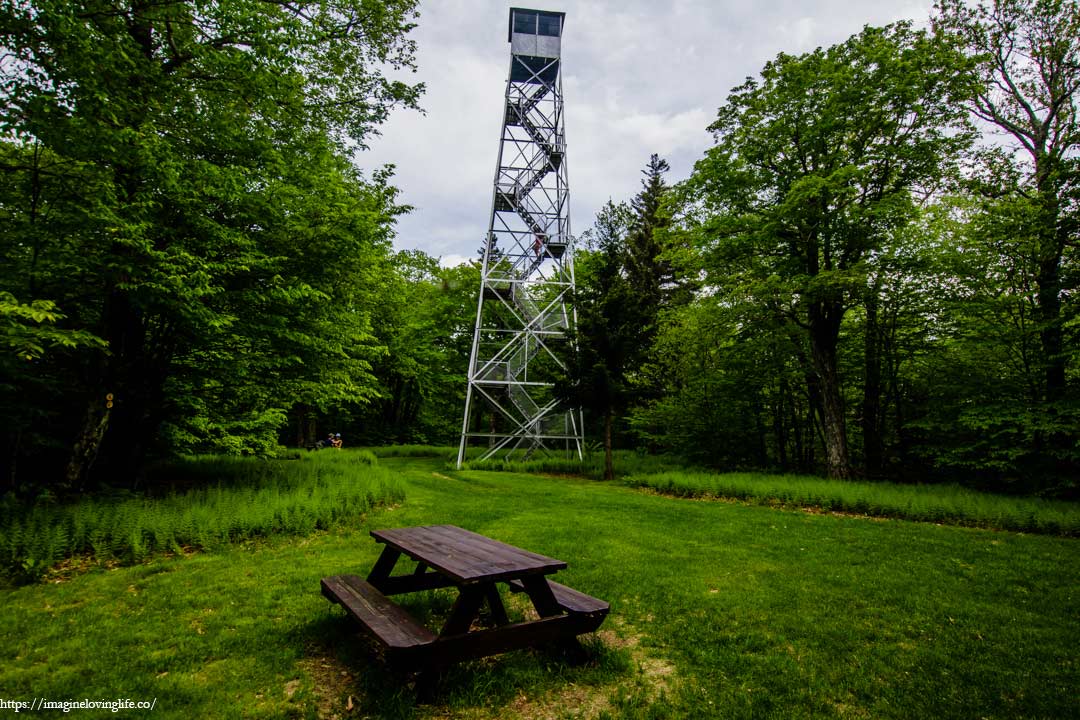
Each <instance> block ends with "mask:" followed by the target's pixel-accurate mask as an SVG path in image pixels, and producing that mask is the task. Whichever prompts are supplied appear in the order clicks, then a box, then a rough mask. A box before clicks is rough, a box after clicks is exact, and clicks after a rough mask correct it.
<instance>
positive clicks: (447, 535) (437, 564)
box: [371, 525, 566, 583]
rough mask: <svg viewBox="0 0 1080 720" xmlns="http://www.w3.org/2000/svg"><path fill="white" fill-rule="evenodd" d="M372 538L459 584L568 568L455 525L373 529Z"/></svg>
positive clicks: (564, 564)
mask: <svg viewBox="0 0 1080 720" xmlns="http://www.w3.org/2000/svg"><path fill="white" fill-rule="evenodd" d="M371 535H372V537H374V538H375V539H376V540H377V541H379V542H383V543H386V545H387V546H388V547H392V548H395V549H397V550H399V551H401V552H404V553H406V554H407V555H409V556H410V557H412V558H413V559H415V560H417V561H419V562H423V563H425V564H427V565H429V566H430V567H432V568H434V569H435V570H437V571H438V572H441V573H444V574H445V575H448V576H450V577H452V578H454V579H455V580H457V581H458V582H460V583H469V582H480V581H490V580H501V579H507V578H512V577H516V576H521V575H525V574H537V573H538V574H546V573H552V572H555V571H557V570H563V569H565V568H566V563H565V562H563V561H561V560H556V559H555V558H549V557H546V556H544V555H539V554H537V553H533V552H530V551H528V550H523V549H521V548H517V547H514V546H513V545H507V544H506V543H503V542H499V541H498V540H492V539H491V538H487V537H484V536H483V535H479V534H477V533H474V532H470V531H468V530H464V529H462V528H459V527H456V526H454V525H430V526H423V527H415V528H396V529H388V530H373V531H372V532H371Z"/></svg>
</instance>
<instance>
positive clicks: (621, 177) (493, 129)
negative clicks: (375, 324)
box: [357, 0, 932, 265]
mask: <svg viewBox="0 0 1080 720" xmlns="http://www.w3.org/2000/svg"><path fill="white" fill-rule="evenodd" d="M931 4H932V0H895V1H892V2H890V1H889V0H886V1H885V2H882V1H880V0H878V1H877V2H870V1H867V0H801V1H797V0H758V1H756V2H755V1H754V0H750V1H749V2H748V1H747V0H740V1H739V2H734V1H732V0H715V1H712V2H710V1H709V0H672V1H670V2H665V1H663V0H544V2H541V3H531V2H529V0H520V1H519V2H514V3H511V2H506V1H505V0H503V1H501V2H494V1H491V0H422V1H421V7H420V13H421V15H420V18H419V20H418V27H417V28H416V29H415V30H414V31H413V37H414V38H415V39H416V41H417V42H418V44H419V49H418V53H417V65H418V71H417V73H416V74H415V75H412V74H410V75H409V79H412V80H414V81H422V82H424V83H426V84H427V92H426V93H425V95H424V96H423V97H422V98H421V100H420V102H421V105H422V106H423V108H424V110H425V113H426V114H420V113H417V112H415V111H404V110H399V111H396V112H395V113H394V114H392V115H391V117H390V119H389V120H388V121H387V123H386V124H385V125H384V126H383V128H382V136H381V137H377V138H373V139H372V141H371V142H370V146H371V149H370V150H369V151H367V152H364V153H362V154H360V155H359V156H358V158H357V160H358V161H359V163H360V165H361V166H362V167H364V168H366V169H371V168H374V167H377V166H379V165H382V164H384V163H393V164H394V165H396V166H397V173H396V185H397V186H398V187H399V188H401V190H402V197H401V199H402V201H403V202H405V203H407V204H409V205H413V206H414V207H415V210H413V212H412V213H410V214H409V215H407V216H405V217H403V218H401V219H400V221H399V223H398V235H397V239H396V241H395V246H396V247H397V248H398V249H406V248H416V249H420V250H423V251H424V252H427V253H429V254H431V255H434V256H437V257H441V258H442V262H443V264H444V265H453V264H457V263H459V262H461V261H463V260H466V259H468V258H471V257H473V256H475V254H476V249H477V248H479V247H480V245H481V243H482V239H483V237H484V235H485V233H486V232H487V229H488V221H489V215H490V212H491V189H492V181H493V179H494V174H495V161H496V155H497V152H498V144H499V128H500V122H501V119H502V105H503V97H504V93H505V91H506V75H507V72H508V71H509V68H510V44H509V43H508V42H507V40H506V33H507V19H508V16H509V8H510V7H512V6H514V7H528V8H536V9H541V10H555V11H562V12H565V13H566V22H565V27H564V31H563V42H562V58H563V66H562V73H563V93H564V97H565V103H566V107H565V111H566V139H567V155H566V157H567V162H568V163H569V168H568V172H569V181H570V213H571V228H572V230H573V232H574V234H575V235H580V234H581V232H582V231H584V230H586V229H587V228H588V227H589V226H591V225H592V222H593V218H594V216H595V214H596V211H597V210H598V209H599V208H600V206H601V205H603V203H605V202H606V201H607V199H608V198H609V197H610V198H612V199H614V200H615V201H620V200H627V199H629V198H631V197H632V196H633V195H634V194H635V193H636V192H637V190H638V189H639V187H640V185H639V182H640V177H641V175H640V171H641V169H642V168H643V167H644V166H645V164H646V163H647V162H648V159H649V155H651V154H652V153H659V154H660V155H661V156H662V157H664V158H665V159H667V161H668V162H669V163H670V164H671V172H670V173H669V174H668V178H669V181H671V182H675V181H678V180H681V179H683V178H685V177H686V176H687V175H689V173H690V171H691V169H692V167H693V164H694V162H695V161H696V160H698V159H699V158H700V157H701V156H702V155H703V153H704V152H705V150H706V149H707V148H708V147H709V146H710V145H711V144H712V143H711V137H710V135H709V133H708V132H707V131H706V129H705V128H706V127H707V126H708V125H709V124H710V123H711V122H712V121H713V120H714V119H715V117H716V111H717V108H719V107H720V105H722V104H723V102H724V100H725V98H726V97H727V95H728V92H729V91H730V90H731V88H733V87H735V86H736V85H738V84H740V83H741V82H742V81H743V80H744V79H745V78H746V77H747V76H756V75H757V74H758V72H759V71H760V70H761V68H762V66H763V65H764V64H765V62H767V61H768V60H770V59H772V58H773V57H775V56H776V54H777V53H778V52H781V51H783V52H788V53H792V54H796V53H801V52H806V51H809V50H813V49H814V48H816V47H827V46H829V45H832V44H834V43H837V42H840V41H842V40H844V39H846V38H847V37H849V36H850V35H852V34H854V33H856V32H858V31H859V30H860V29H861V28H862V27H863V26H864V25H867V24H870V25H883V24H886V23H889V22H893V21H895V20H900V19H912V20H915V21H916V22H917V23H919V24H923V23H925V21H926V19H927V17H928V16H929V13H930V7H931Z"/></svg>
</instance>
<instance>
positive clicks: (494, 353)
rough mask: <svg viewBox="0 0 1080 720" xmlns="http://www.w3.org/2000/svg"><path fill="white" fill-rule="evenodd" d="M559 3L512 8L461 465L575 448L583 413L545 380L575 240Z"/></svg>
mask: <svg viewBox="0 0 1080 720" xmlns="http://www.w3.org/2000/svg"><path fill="white" fill-rule="evenodd" d="M564 19H565V15H564V13H560V12H549V11H543V10H528V9H523V8H511V9H510V27H509V37H508V39H509V41H510V45H511V48H510V72H509V77H508V78H507V82H506V101H505V104H504V110H503V118H502V120H503V122H502V130H501V133H500V142H499V155H498V163H497V169H496V172H495V182H494V188H493V191H492V203H491V221H490V223H489V225H488V232H487V235H486V237H485V240H484V244H483V247H482V248H481V252H482V256H483V261H482V265H481V287H480V294H479V298H478V300H477V311H476V325H475V328H474V332H473V343H472V351H471V354H470V358H469V376H468V387H467V390H466V397H465V417H464V420H463V422H462V433H461V444H460V447H459V450H458V466H459V467H460V466H461V463H462V462H463V461H464V459H465V451H466V447H467V446H469V445H470V443H471V444H475V445H481V446H483V447H484V448H485V451H484V453H483V455H482V456H481V457H482V458H488V457H493V456H496V455H498V454H503V455H505V456H507V457H511V456H515V455H518V456H520V457H528V456H530V455H531V454H532V453H534V452H537V451H550V452H554V451H559V452H565V453H568V454H569V453H573V454H576V455H577V456H578V457H581V452H582V429H581V413H580V411H577V410H569V409H566V408H564V407H562V406H561V405H560V403H559V402H558V400H557V399H556V398H555V397H554V395H553V392H552V388H553V386H554V378H555V376H556V374H557V373H558V372H559V370H560V369H562V368H563V360H562V359H561V357H560V352H559V350H560V346H562V345H565V343H567V342H568V341H569V339H570V335H571V333H572V332H573V329H574V324H575V316H574V311H573V306H572V297H573V290H574V261H573V238H572V236H571V234H570V215H569V207H568V201H569V183H568V179H567V163H566V135H565V125H564V117H563V93H562V73H561V67H560V65H561V57H560V55H561V42H562V29H563V21H564Z"/></svg>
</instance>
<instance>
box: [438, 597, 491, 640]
mask: <svg viewBox="0 0 1080 720" xmlns="http://www.w3.org/2000/svg"><path fill="white" fill-rule="evenodd" d="M484 597H485V593H484V588H483V587H481V586H479V585H465V586H464V587H462V588H461V589H460V594H459V595H458V598H457V600H456V601H455V602H454V607H453V609H451V610H450V617H448V618H447V619H446V624H445V625H443V629H442V632H441V633H439V636H440V637H446V636H448V635H461V634H463V633H467V632H469V628H470V627H471V626H472V622H473V620H475V619H476V616H477V615H478V614H479V612H480V606H481V605H482V604H483V603H484Z"/></svg>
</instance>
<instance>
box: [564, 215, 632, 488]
mask: <svg viewBox="0 0 1080 720" xmlns="http://www.w3.org/2000/svg"><path fill="white" fill-rule="evenodd" d="M624 219H625V209H623V208H622V206H619V205H615V204H614V203H612V202H611V201H610V200H609V201H608V203H607V205H605V206H604V208H603V209H602V210H601V212H600V213H599V215H598V217H597V222H596V224H595V225H594V228H593V235H592V242H593V243H594V245H595V247H596V250H594V251H593V252H591V253H589V252H586V253H581V254H579V255H578V256H577V258H576V259H577V266H576V269H577V292H576V294H575V295H574V307H575V310H576V312H577V326H576V335H575V338H574V342H573V344H572V346H571V347H569V348H568V352H567V353H566V354H567V357H566V358H565V362H564V365H565V366H566V368H567V369H566V372H565V376H564V377H563V378H561V379H560V380H559V381H558V382H557V383H556V387H555V393H556V395H557V396H559V398H560V399H561V400H563V401H564V402H566V403H567V405H569V406H570V407H580V408H582V409H584V410H586V411H589V412H591V413H594V414H595V415H598V416H599V417H600V418H602V422H603V437H604V477H605V478H606V479H609V480H610V479H613V478H614V477H615V469H614V465H613V461H612V435H613V430H614V425H615V420H616V417H617V415H618V414H619V413H620V412H621V411H622V410H624V409H625V408H626V407H627V406H628V405H629V403H630V402H631V401H632V399H633V397H634V391H633V388H632V386H631V382H630V377H631V375H632V374H633V372H634V371H635V370H636V369H637V368H638V367H639V366H640V364H641V356H642V352H643V349H644V348H645V346H644V345H643V344H642V342H641V330H642V328H643V327H645V325H646V323H648V322H649V312H650V311H649V308H648V305H647V301H646V299H645V298H643V297H642V296H641V295H640V294H639V293H638V292H637V291H636V288H635V287H634V285H633V284H632V283H631V282H630V281H629V280H628V278H627V275H626V271H625V258H626V248H625V245H624V243H625V236H624V235H623V232H624V230H625V227H626V226H625V223H624Z"/></svg>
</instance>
